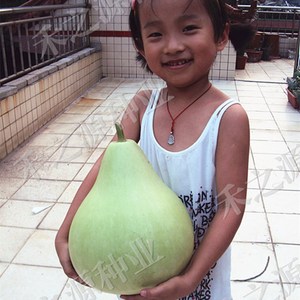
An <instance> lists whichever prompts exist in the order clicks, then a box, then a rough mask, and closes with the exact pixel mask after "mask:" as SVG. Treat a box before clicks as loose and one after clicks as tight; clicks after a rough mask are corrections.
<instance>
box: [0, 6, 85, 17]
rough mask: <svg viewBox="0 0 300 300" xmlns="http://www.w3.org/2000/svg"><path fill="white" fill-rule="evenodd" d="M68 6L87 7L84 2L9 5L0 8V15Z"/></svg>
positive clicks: (67, 7) (65, 7)
mask: <svg viewBox="0 0 300 300" xmlns="http://www.w3.org/2000/svg"><path fill="white" fill-rule="evenodd" d="M69 8H89V5H86V4H74V5H73V4H65V5H64V4H58V5H43V6H26V7H11V8H0V15H8V14H19V13H27V12H37V11H45V10H56V9H69Z"/></svg>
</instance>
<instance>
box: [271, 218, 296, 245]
mask: <svg viewBox="0 0 300 300" xmlns="http://www.w3.org/2000/svg"><path fill="white" fill-rule="evenodd" d="M268 220H269V225H270V228H271V229H270V230H271V235H272V239H273V241H274V243H285V244H300V227H299V215H292V214H274V213H273V214H272V213H269V214H268ZM287 233H292V234H287Z"/></svg>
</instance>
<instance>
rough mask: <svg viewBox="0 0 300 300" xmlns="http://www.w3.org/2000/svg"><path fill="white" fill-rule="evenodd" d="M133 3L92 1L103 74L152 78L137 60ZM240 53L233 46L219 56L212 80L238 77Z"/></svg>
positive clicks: (94, 41)
mask: <svg viewBox="0 0 300 300" xmlns="http://www.w3.org/2000/svg"><path fill="white" fill-rule="evenodd" d="M129 3H130V1H129V0H128V1H123V0H117V1H112V0H106V1H101V0H91V4H92V8H91V26H92V38H91V42H92V46H93V47H100V45H101V49H102V55H103V75H105V76H109V77H125V78H138V77H144V78H147V77H151V75H149V74H147V73H146V72H145V71H144V70H143V69H142V68H141V67H140V65H139V63H137V62H136V60H135V57H136V51H135V49H134V47H133V44H132V41H131V38H130V32H129V26H128V16H129V11H130V9H129ZM235 60H236V52H235V50H234V49H233V47H232V45H231V44H230V45H228V46H227V48H226V49H225V50H224V51H223V52H222V53H221V54H219V55H218V57H217V59H216V62H215V64H214V66H213V69H212V71H211V78H212V79H228V80H231V79H234V76H235Z"/></svg>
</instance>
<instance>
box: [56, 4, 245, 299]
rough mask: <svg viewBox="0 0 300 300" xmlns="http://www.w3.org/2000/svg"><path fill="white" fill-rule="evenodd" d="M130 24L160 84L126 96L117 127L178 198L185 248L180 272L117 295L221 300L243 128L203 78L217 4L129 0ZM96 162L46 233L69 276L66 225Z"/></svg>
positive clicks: (234, 222) (219, 36) (237, 218)
mask: <svg viewBox="0 0 300 300" xmlns="http://www.w3.org/2000/svg"><path fill="white" fill-rule="evenodd" d="M130 27H131V30H132V36H133V39H134V43H135V46H136V48H137V51H138V54H139V59H140V60H142V63H143V65H144V66H145V67H146V68H147V70H148V71H150V72H152V73H154V74H156V75H157V76H159V77H160V78H162V79H163V80H164V81H165V82H166V88H163V89H161V90H154V91H142V92H140V93H139V94H137V95H136V96H135V97H134V98H133V99H132V101H131V103H130V105H129V106H128V108H127V111H126V113H125V114H124V117H123V120H122V125H123V128H124V132H125V135H126V137H127V138H129V139H133V140H135V141H136V142H140V146H141V148H142V149H143V151H144V152H145V154H146V155H147V157H148V159H149V161H150V162H151V164H152V165H153V167H154V169H155V170H156V171H157V173H158V174H159V175H160V176H161V178H162V179H163V180H164V182H165V183H166V184H167V185H168V186H169V187H170V188H171V189H173V190H174V191H175V192H176V193H177V195H178V197H179V198H180V199H181V200H182V201H183V202H184V204H185V205H186V207H187V210H188V212H189V213H190V216H191V218H192V221H193V224H194V235H195V251H194V255H193V257H192V259H191V261H190V263H189V265H188V267H187V268H186V270H185V271H184V272H183V273H182V274H180V275H178V276H176V277H174V278H171V279H170V280H168V281H166V282H164V283H162V284H160V285H158V286H156V287H154V288H151V289H145V290H142V291H141V292H140V294H139V295H132V296H122V297H123V298H124V299H127V300H138V299H159V300H164V299H170V300H171V299H172V300H173V299H178V298H182V299H211V300H229V299H231V292H230V247H229V246H230V243H231V241H232V239H233V237H234V235H235V233H236V231H237V229H238V227H239V225H240V222H241V220H242V216H243V212H244V206H245V199H246V182H247V173H248V153H249V126H248V119H247V116H246V113H245V111H244V110H243V108H242V107H241V106H240V105H239V104H238V103H237V102H236V101H235V100H233V99H230V98H229V97H228V96H227V95H225V94H224V93H223V92H221V91H220V90H218V89H217V88H215V87H214V86H212V84H211V83H210V82H209V70H210V68H211V66H212V64H213V62H214V60H215V57H216V55H217V53H218V52H219V51H222V50H223V49H224V47H225V46H226V44H227V42H228V35H229V25H228V21H227V18H226V12H225V8H224V3H223V2H222V1H221V0H164V1H159V0H138V1H132V9H131V13H130ZM145 99H147V101H145ZM114 139H115V138H114ZM101 159H102V157H100V158H99V160H98V161H97V162H96V164H95V165H94V167H93V168H92V170H91V172H90V173H89V175H88V176H87V178H86V179H85V180H84V182H83V183H82V185H81V187H80V189H79V190H78V192H77V194H76V196H75V198H74V200H73V203H72V205H71V207H70V210H69V212H68V214H67V216H66V218H65V220H64V222H63V224H62V226H61V228H60V230H59V231H58V234H57V237H56V249H57V253H58V256H59V258H60V262H61V264H62V266H63V269H64V271H65V273H66V274H67V275H68V276H69V277H71V278H74V279H76V280H78V281H79V282H82V280H81V279H79V278H78V275H77V274H76V272H75V270H74V269H73V267H72V264H71V262H70V258H69V253H68V232H69V228H70V224H71V222H72V219H73V217H74V215H75V213H76V211H77V209H78V207H79V205H80V204H81V202H82V201H83V199H84V198H85V196H86V195H87V193H88V192H89V190H90V189H91V188H92V186H93V184H94V182H95V179H96V176H97V174H98V170H99V167H100V164H101Z"/></svg>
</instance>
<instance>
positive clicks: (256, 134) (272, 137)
mask: <svg viewBox="0 0 300 300" xmlns="http://www.w3.org/2000/svg"><path fill="white" fill-rule="evenodd" d="M250 136H251V141H274V142H275V141H279V142H283V141H284V139H283V137H282V135H281V133H280V132H279V131H278V130H267V129H265V130H263V129H252V130H251V133H250Z"/></svg>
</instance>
